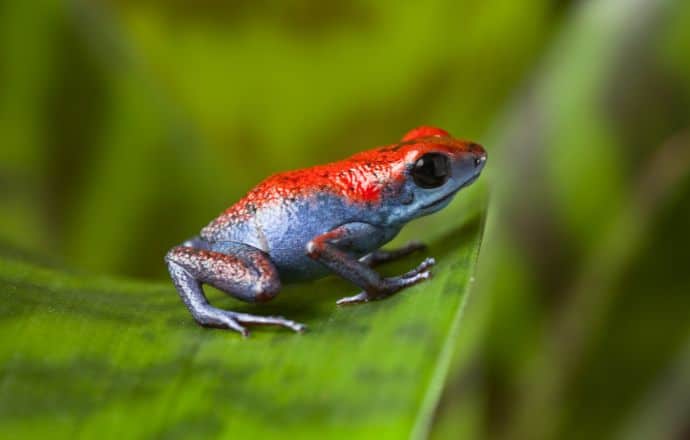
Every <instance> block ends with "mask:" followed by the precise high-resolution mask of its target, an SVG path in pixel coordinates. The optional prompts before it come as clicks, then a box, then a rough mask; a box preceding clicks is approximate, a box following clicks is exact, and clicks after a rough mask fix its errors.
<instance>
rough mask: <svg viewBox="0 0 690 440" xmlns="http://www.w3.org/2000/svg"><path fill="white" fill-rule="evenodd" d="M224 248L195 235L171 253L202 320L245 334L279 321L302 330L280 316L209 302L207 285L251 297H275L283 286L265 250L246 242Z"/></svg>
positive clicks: (180, 284) (179, 282)
mask: <svg viewBox="0 0 690 440" xmlns="http://www.w3.org/2000/svg"><path fill="white" fill-rule="evenodd" d="M221 248H222V252H218V251H216V250H210V249H209V244H208V243H205V242H202V241H200V240H191V241H189V242H186V243H184V244H183V245H182V246H177V247H175V248H173V249H171V250H170V252H168V254H167V255H166V256H165V261H166V262H167V264H168V270H169V271H170V276H171V277H172V279H173V282H174V284H175V287H176V288H177V291H178V293H179V294H180V297H181V298H182V301H183V302H184V304H185V305H186V306H187V308H188V309H189V311H190V312H191V313H192V316H193V317H194V319H195V320H196V322H198V323H199V324H200V325H202V326H205V327H218V328H227V329H232V330H235V331H237V332H240V333H242V335H243V336H248V335H249V331H248V330H247V329H246V328H245V327H244V325H279V326H283V327H287V328H289V329H292V330H294V331H297V332H302V331H303V330H304V328H305V327H304V325H302V324H299V323H296V322H294V321H290V320H288V319H285V318H282V317H279V316H254V315H249V314H246V313H236V312H231V311H229V310H221V309H218V308H215V307H213V306H211V305H210V304H209V303H208V300H207V299H206V296H205V295H204V292H203V290H202V288H201V285H202V284H209V285H211V286H214V287H216V288H218V289H220V290H222V291H224V292H226V293H228V294H230V295H232V296H234V297H235V298H237V299H241V300H242V301H247V302H265V301H269V300H271V299H272V298H274V297H275V296H276V295H277V294H278V291H279V290H280V279H279V278H278V271H277V270H276V268H275V266H274V265H273V263H272V262H271V260H270V259H269V258H268V256H267V255H266V254H265V253H264V252H262V251H260V250H259V249H256V248H254V247H252V246H248V245H245V244H241V243H225V244H223V245H222V247H221ZM243 324H244V325H243Z"/></svg>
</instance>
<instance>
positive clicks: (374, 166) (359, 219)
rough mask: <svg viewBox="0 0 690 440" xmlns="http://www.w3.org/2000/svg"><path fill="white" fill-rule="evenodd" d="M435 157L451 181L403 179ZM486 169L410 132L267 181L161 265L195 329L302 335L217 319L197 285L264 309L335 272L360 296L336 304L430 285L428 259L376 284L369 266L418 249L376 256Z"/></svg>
mask: <svg viewBox="0 0 690 440" xmlns="http://www.w3.org/2000/svg"><path fill="white" fill-rule="evenodd" d="M428 153H440V154H443V155H445V156H446V157H447V158H448V159H449V163H450V171H451V173H450V177H448V179H447V181H445V183H443V184H442V185H441V186H439V187H437V188H422V187H420V186H418V184H417V183H416V182H415V180H414V179H413V178H412V177H411V170H412V169H413V167H414V165H415V163H416V162H417V160H418V159H419V158H421V157H422V156H424V155H425V154H428ZM485 160H486V152H485V151H484V149H483V148H482V147H481V146H479V145H477V144H475V143H472V142H467V141H462V140H457V139H453V138H452V137H451V136H450V135H449V134H448V133H447V132H445V131H443V130H441V129H438V128H434V127H419V128H417V129H415V130H412V131H411V132H409V133H408V134H407V135H405V137H404V138H403V140H402V141H401V142H400V143H397V144H394V145H390V146H385V147H380V148H376V149H373V150H369V151H365V152H362V153H359V154H356V155H354V156H352V157H350V158H348V159H346V160H343V161H341V162H335V163H331V164H327V165H320V166H315V167H312V168H306V169H302V170H296V171H289V172H285V173H280V174H276V175H273V176H271V177H269V178H268V179H266V180H264V181H263V182H262V183H260V184H259V185H257V186H256V187H255V188H254V189H252V190H251V191H250V192H249V193H248V194H247V195H246V196H245V197H243V198H242V199H241V200H240V201H238V202H237V203H235V204H234V205H232V206H231V207H230V208H228V209H227V210H226V211H225V212H224V213H222V214H221V215H220V216H218V217H217V218H216V219H215V220H213V221H212V222H211V223H210V224H209V225H208V226H206V227H205V228H203V229H202V231H201V234H200V235H199V236H198V237H195V238H193V239H191V240H189V241H187V242H185V243H183V244H182V245H181V246H177V247H175V248H173V249H171V250H170V252H168V254H167V255H166V262H167V264H168V269H169V271H170V274H171V277H172V279H173V282H174V283H175V286H176V287H177V290H178V292H179V293H180V296H181V297H182V300H183V301H184V303H185V305H186V306H187V307H188V308H189V310H190V312H191V313H192V315H193V316H194V318H195V319H196V321H197V322H198V323H199V324H201V325H204V326H212V327H220V328H229V329H233V330H236V331H239V332H240V333H242V334H243V335H245V336H246V335H248V331H247V329H246V327H245V326H244V325H261V324H270V325H281V326H284V327H288V328H291V329H293V330H296V331H302V330H303V329H304V326H303V325H301V324H298V323H296V322H293V321H290V320H287V319H284V318H281V317H260V316H253V315H247V314H240V313H235V312H231V311H225V310H220V309H216V308H214V307H212V306H211V305H210V304H208V301H207V300H206V298H205V296H204V294H203V291H202V289H201V284H210V285H213V286H215V287H217V288H219V289H221V290H223V291H225V292H227V293H229V294H231V295H233V296H234V297H236V298H238V299H241V300H243V301H248V302H263V301H268V300H270V299H272V298H273V297H274V296H275V295H276V294H277V293H278V291H279V290H280V286H281V281H282V282H292V281H300V280H306V279H314V278H319V277H322V276H324V275H327V274H329V273H330V272H334V273H336V274H338V275H340V276H342V277H343V278H345V279H348V280H349V281H351V282H353V283H354V284H356V285H358V286H359V287H361V288H362V289H363V292H361V293H360V294H358V295H355V296H352V297H347V298H343V299H341V300H340V301H338V304H353V303H360V302H367V301H369V300H373V299H381V298H384V297H386V296H389V295H391V294H393V293H395V292H397V291H399V290H401V289H402V288H404V287H406V286H409V285H412V284H415V283H418V282H420V281H423V280H425V279H427V278H429V276H430V272H429V270H428V268H429V267H430V266H431V265H433V264H434V261H433V259H426V260H424V261H423V262H422V263H421V264H420V265H419V266H417V267H416V268H415V269H413V270H411V271H410V272H408V273H406V274H403V275H401V276H399V277H391V278H382V277H381V276H380V275H378V273H377V272H375V271H374V270H372V269H371V266H373V265H375V264H378V263H381V262H385V261H388V260H391V259H394V258H398V257H402V256H404V255H407V254H409V253H411V252H413V251H415V250H418V249H420V248H421V247H422V245H420V244H418V243H412V244H409V245H408V246H406V247H404V248H402V249H399V250H397V251H390V252H385V251H379V250H378V249H379V248H380V247H381V246H382V245H384V244H385V243H387V242H389V241H390V240H391V239H393V238H394V237H395V236H396V235H397V234H398V232H399V231H400V229H401V228H402V227H403V226H404V225H405V224H406V223H407V222H409V221H410V220H412V219H414V218H417V217H420V216H423V215H428V214H431V213H433V212H436V211H438V210H440V209H442V208H443V207H445V206H446V205H447V204H448V203H450V201H451V199H452V198H453V196H454V195H455V194H456V193H457V192H458V191H459V190H460V189H461V188H463V187H464V186H467V185H469V184H470V183H472V182H473V181H474V180H475V179H476V178H477V177H478V176H479V173H480V172H481V170H482V168H483V166H484V163H485Z"/></svg>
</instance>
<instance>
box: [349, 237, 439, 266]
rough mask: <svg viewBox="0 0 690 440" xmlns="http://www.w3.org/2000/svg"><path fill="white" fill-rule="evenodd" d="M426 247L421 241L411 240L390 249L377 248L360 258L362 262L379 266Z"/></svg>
mask: <svg viewBox="0 0 690 440" xmlns="http://www.w3.org/2000/svg"><path fill="white" fill-rule="evenodd" d="M424 249H426V245H425V244H424V243H422V242H420V241H409V242H407V243H406V244H405V245H404V246H403V247H400V248H397V249H391V250H389V251H384V250H377V251H374V252H372V253H370V254H367V255H365V256H363V257H362V258H360V259H359V261H360V263H364V264H366V265H367V266H369V267H374V266H378V265H379V264H383V263H388V262H389V261H394V260H398V259H400V258H403V257H406V256H408V255H410V254H412V253H414V252H417V251H422V250H424Z"/></svg>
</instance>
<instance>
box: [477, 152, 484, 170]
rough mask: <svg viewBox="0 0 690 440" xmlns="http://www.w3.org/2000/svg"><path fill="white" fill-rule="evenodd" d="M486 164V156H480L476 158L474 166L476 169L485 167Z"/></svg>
mask: <svg viewBox="0 0 690 440" xmlns="http://www.w3.org/2000/svg"><path fill="white" fill-rule="evenodd" d="M484 162H486V154H481V155H479V156H476V157H475V158H474V166H475V168H479V167H481V166H483V165H484Z"/></svg>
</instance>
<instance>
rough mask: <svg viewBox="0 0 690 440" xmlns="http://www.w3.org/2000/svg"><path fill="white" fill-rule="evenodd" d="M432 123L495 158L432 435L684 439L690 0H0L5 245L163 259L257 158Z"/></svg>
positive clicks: (477, 193)
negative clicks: (475, 268) (472, 282)
mask: <svg viewBox="0 0 690 440" xmlns="http://www.w3.org/2000/svg"><path fill="white" fill-rule="evenodd" d="M422 124H432V125H437V126H440V127H443V128H445V129H447V130H449V131H450V132H451V133H453V134H454V135H456V136H458V137H463V138H468V139H472V140H475V141H478V142H480V143H482V144H484V145H485V147H486V148H487V150H488V152H489V162H488V167H487V170H486V172H485V175H484V176H483V177H482V179H481V180H480V183H479V184H478V185H476V188H475V187H473V188H472V189H471V190H468V191H467V194H466V195H465V197H467V198H469V199H472V198H478V197H482V194H486V193H487V192H488V194H489V209H488V225H487V229H486V234H485V238H484V244H483V246H482V250H481V254H480V260H479V267H480V269H479V274H478V277H477V280H478V282H477V284H476V287H475V289H474V294H473V299H472V301H471V303H470V304H469V305H468V309H467V310H466V321H467V322H464V323H463V325H464V326H465V329H464V331H466V332H468V334H469V335H471V337H465V338H461V343H460V342H459V343H458V347H456V353H455V357H454V362H453V365H454V366H455V368H452V371H451V374H450V377H449V378H448V382H447V384H446V387H445V390H444V393H443V397H442V399H441V403H440V405H439V407H438V409H437V411H436V415H435V419H434V425H433V429H432V433H431V435H432V437H434V438H449V439H450V438H476V437H483V438H641V439H642V438H683V437H684V436H687V435H690V319H689V318H690V271H689V270H688V267H690V231H689V230H688V229H689V228H690V179H689V177H688V175H689V171H690V131H689V128H690V2H687V1H683V0H675V1H672V0H667V1H663V0H656V1H654V0H650V1H643V0H597V1H584V2H575V1H547V0H530V1H520V2H516V1H511V0H489V1H484V2H476V1H452V0H435V1H428V2H423V3H422V2H419V3H413V2H394V1H378V2H364V1H352V2H341V1H336V2H322V1H317V0H300V1H275V0H266V1H259V2H248V1H238V2H231V1H228V2H221V1H216V0H203V1H198V2H183V1H179V0H170V1H163V0H144V1H111V2H105V3H96V2H88V1H71V2H70V1H50V0H35V1H32V2H21V1H7V0H5V1H4V2H2V3H0V242H2V243H3V244H2V247H3V248H4V249H6V250H7V251H6V252H13V253H17V254H19V253H28V254H32V255H39V256H41V258H43V259H46V260H50V261H53V262H56V264H59V265H63V266H65V267H71V268H75V269H76V270H79V271H84V272H91V273H107V274H117V275H122V276H132V277H144V278H158V279H162V278H163V277H165V268H164V266H163V264H162V256H163V255H164V253H165V252H166V250H167V249H168V248H169V247H171V246H172V245H174V244H176V243H178V242H180V241H182V240H183V239H184V238H186V237H188V236H190V235H194V234H195V233H196V232H197V231H198V230H199V228H200V227H201V226H203V225H205V224H206V222H208V221H209V220H210V219H211V218H213V217H214V216H215V215H217V214H218V213H219V212H220V211H222V210H223V209H225V207H226V206H228V205H229V204H230V203H231V202H232V201H234V200H236V199H237V198H239V197H240V196H241V195H242V194H243V193H244V192H245V191H247V190H248V189H249V188H250V187H251V186H252V185H253V184H255V183H256V182H258V181H259V180H260V179H262V178H263V177H265V176H267V175H268V174H270V173H273V172H277V171H281V170H286V169H292V168H297V167H303V166H308V165H312V164H315V163H320V162H326V161H331V160H337V159H340V158H343V157H345V156H346V155H348V154H352V153H354V152H357V151H359V150H361V149H364V148H369V147H373V146H375V145H383V144H387V143H391V142H393V141H395V140H396V139H398V138H399V137H400V136H401V135H402V134H403V133H405V132H406V131H407V130H408V129H410V128H412V127H414V126H417V125H422ZM460 198H462V196H461V197H460ZM457 203H459V204H458V205H456V207H455V209H454V210H449V212H448V213H444V214H439V215H438V216H434V217H430V218H428V219H423V220H421V221H419V222H417V223H415V224H413V225H410V227H409V228H408V230H406V231H405V234H404V236H403V237H402V238H401V240H402V239H405V238H409V237H417V238H423V237H424V234H425V231H428V230H430V229H435V230H443V229H444V228H447V227H449V225H450V224H452V223H453V222H457V221H458V220H457V217H458V215H459V213H461V212H462V210H461V209H460V208H461V207H462V206H465V205H462V202H456V204H457ZM9 250H11V251H9Z"/></svg>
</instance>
